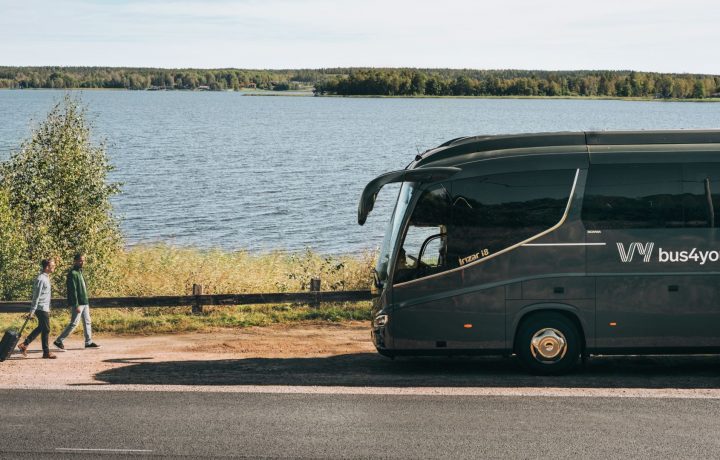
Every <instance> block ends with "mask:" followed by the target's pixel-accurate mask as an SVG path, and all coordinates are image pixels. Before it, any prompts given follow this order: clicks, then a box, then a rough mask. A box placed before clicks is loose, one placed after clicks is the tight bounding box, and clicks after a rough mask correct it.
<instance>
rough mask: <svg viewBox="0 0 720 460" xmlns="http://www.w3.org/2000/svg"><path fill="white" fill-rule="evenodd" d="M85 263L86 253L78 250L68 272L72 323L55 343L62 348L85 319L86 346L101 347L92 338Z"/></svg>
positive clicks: (68, 294) (68, 295)
mask: <svg viewBox="0 0 720 460" xmlns="http://www.w3.org/2000/svg"><path fill="white" fill-rule="evenodd" d="M83 265H85V254H83V253H81V252H78V253H77V254H75V257H74V258H73V267H72V268H71V269H70V271H68V274H67V301H68V306H69V307H70V310H71V313H72V319H71V320H70V324H68V325H67V327H66V328H65V330H64V331H63V332H62V334H60V337H58V338H57V339H56V340H55V341H54V342H53V345H55V346H56V347H58V348H59V349H61V350H64V349H65V345H64V344H63V341H64V340H65V339H66V338H67V337H68V336H69V335H70V334H72V332H73V331H74V330H75V328H76V327H77V326H78V324H79V323H80V318H81V317H82V319H83V332H84V333H85V348H100V345H98V344H96V343H95V342H93V340H92V325H91V322H90V302H89V301H88V293H87V286H86V285H85V278H83V273H82V268H83Z"/></svg>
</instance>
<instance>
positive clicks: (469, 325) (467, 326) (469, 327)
mask: <svg viewBox="0 0 720 460" xmlns="http://www.w3.org/2000/svg"><path fill="white" fill-rule="evenodd" d="M463 327H464V328H465V329H471V328H472V324H465V325H464V326H463Z"/></svg>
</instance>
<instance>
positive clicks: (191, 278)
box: [0, 245, 373, 335]
mask: <svg viewBox="0 0 720 460" xmlns="http://www.w3.org/2000/svg"><path fill="white" fill-rule="evenodd" d="M372 262H373V260H372V256H371V255H370V254H360V255H358V256H339V257H334V256H323V255H320V254H317V253H314V252H312V251H309V250H306V251H304V252H300V253H289V252H279V251H278V252H271V253H266V254H251V253H248V252H246V251H222V250H202V249H195V248H177V247H174V246H169V245H153V246H135V247H132V248H129V249H127V250H125V251H123V252H122V253H121V254H119V255H118V256H117V257H116V259H114V260H112V261H111V263H110V264H109V266H110V273H109V275H110V276H109V280H108V281H107V282H106V283H105V285H103V286H94V285H93V282H92V279H88V284H89V291H90V295H91V297H92V296H94V297H127V296H139V297H146V296H159V295H190V294H192V286H193V284H202V285H203V287H204V293H205V294H240V293H259V292H299V291H307V290H309V286H310V279H311V278H313V277H319V278H320V279H321V280H322V285H321V290H323V291H330V290H332V291H338V290H340V291H342V290H366V289H369V286H370V283H371V269H370V267H371V266H372ZM88 263H92V260H91V259H90V260H89V262H88ZM56 284H57V283H56ZM57 296H59V295H57ZM91 308H92V305H91ZM369 319H370V304H369V302H358V303H337V304H321V306H320V307H318V308H313V307H310V306H307V305H292V304H280V305H244V306H234V307H205V308H204V312H203V314H200V315H192V314H191V309H190V307H178V308H147V309H143V308H125V309H99V308H98V309H93V310H92V321H93V330H94V331H97V332H110V333H117V334H133V333H137V334H151V333H169V332H190V331H210V330H213V329H217V328H237V327H250V326H267V325H270V324H278V323H292V322H301V321H328V322H337V321H345V320H369ZM69 320H70V315H69V312H68V311H67V309H64V308H63V309H55V310H54V311H53V313H52V315H51V327H52V334H53V335H57V334H59V333H60V331H61V330H62V328H63V327H64V326H65V325H66V324H67V323H68V322H69ZM22 321H23V319H22V315H20V314H0V331H2V330H5V329H7V328H10V327H13V328H19V327H20V326H21V325H22ZM35 324H36V322H35V320H33V321H31V322H30V323H29V324H28V327H34V325H35ZM80 329H81V327H79V328H78V331H79V330H80ZM78 331H76V333H81V332H78Z"/></svg>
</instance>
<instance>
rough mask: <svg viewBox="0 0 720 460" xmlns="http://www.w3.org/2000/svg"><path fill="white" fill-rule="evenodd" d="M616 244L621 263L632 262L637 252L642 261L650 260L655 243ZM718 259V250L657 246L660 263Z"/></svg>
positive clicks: (701, 263) (719, 256) (714, 260)
mask: <svg viewBox="0 0 720 460" xmlns="http://www.w3.org/2000/svg"><path fill="white" fill-rule="evenodd" d="M615 244H617V248H618V253H619V254H620V260H621V261H622V262H623V263H628V262H632V260H633V257H635V254H636V253H637V254H638V255H639V256H642V258H643V262H650V260H651V259H652V255H653V249H654V248H655V243H638V242H634V243H629V244H628V246H627V248H626V247H625V244H623V243H615ZM718 260H720V251H702V250H699V249H698V248H692V249H689V250H681V251H671V250H665V249H663V248H658V251H657V260H656V262H660V263H676V262H680V263H687V262H695V263H698V264H700V265H705V264H706V263H707V262H717V261H718Z"/></svg>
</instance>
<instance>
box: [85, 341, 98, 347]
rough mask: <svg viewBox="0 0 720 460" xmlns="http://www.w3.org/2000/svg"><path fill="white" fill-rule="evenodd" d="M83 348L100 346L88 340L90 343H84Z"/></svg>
mask: <svg viewBox="0 0 720 460" xmlns="http://www.w3.org/2000/svg"><path fill="white" fill-rule="evenodd" d="M85 348H100V345H98V344H97V343H95V342H90V343H87V344H85Z"/></svg>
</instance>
